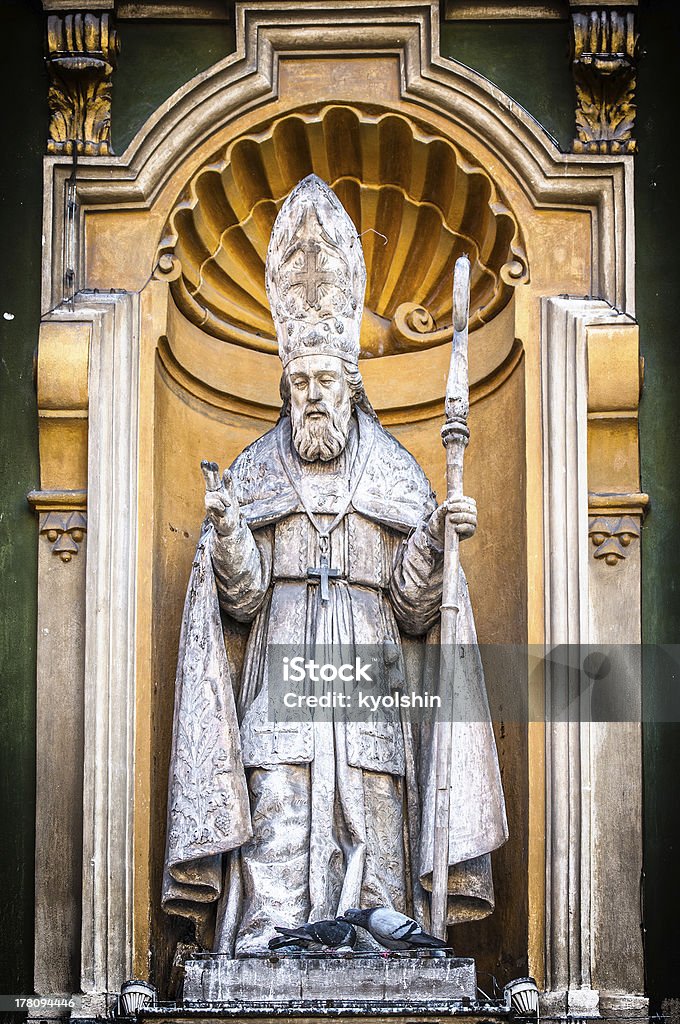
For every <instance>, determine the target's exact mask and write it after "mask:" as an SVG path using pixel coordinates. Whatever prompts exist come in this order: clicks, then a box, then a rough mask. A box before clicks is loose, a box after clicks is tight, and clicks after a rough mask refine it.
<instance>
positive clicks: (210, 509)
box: [201, 461, 240, 537]
mask: <svg viewBox="0 0 680 1024" xmlns="http://www.w3.org/2000/svg"><path fill="white" fill-rule="evenodd" d="M201 469H202V470H203V476H204V479H205V487H206V490H205V508H206V512H207V515H208V519H209V520H210V522H211V523H212V524H213V526H214V527H215V530H216V532H217V533H218V534H219V535H220V536H221V537H228V536H230V534H232V533H234V531H235V530H236V529H237V528H238V525H239V520H240V514H239V504H238V498H237V497H236V488H235V487H234V481H233V478H232V475H231V473H230V472H229V470H228V469H225V471H224V475H223V477H222V481H221V482H220V478H219V471H218V468H217V465H216V463H214V462H206V461H203V462H202V463H201Z"/></svg>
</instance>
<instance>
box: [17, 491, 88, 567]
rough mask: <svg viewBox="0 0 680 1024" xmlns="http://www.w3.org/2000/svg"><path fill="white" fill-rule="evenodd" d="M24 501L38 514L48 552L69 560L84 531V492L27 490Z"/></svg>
mask: <svg viewBox="0 0 680 1024" xmlns="http://www.w3.org/2000/svg"><path fill="white" fill-rule="evenodd" d="M28 503H29V505H30V506H31V507H32V508H33V509H35V511H36V512H37V513H38V515H39V516H40V534H41V536H43V537H46V538H47V540H48V541H49V542H50V544H51V545H52V553H53V554H54V555H59V557H60V558H61V560H62V562H70V561H71V559H72V558H73V556H74V555H77V554H78V552H79V551H80V545H81V544H82V542H83V539H84V537H85V533H86V532H87V513H86V506H87V492H86V491H85V490H74V491H31V492H30V494H29V495H28Z"/></svg>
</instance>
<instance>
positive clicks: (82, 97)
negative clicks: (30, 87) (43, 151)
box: [47, 11, 119, 156]
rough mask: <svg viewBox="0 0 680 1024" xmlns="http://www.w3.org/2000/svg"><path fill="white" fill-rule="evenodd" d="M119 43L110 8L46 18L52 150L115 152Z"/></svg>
mask: <svg viewBox="0 0 680 1024" xmlns="http://www.w3.org/2000/svg"><path fill="white" fill-rule="evenodd" d="M118 50H119V44H118V36H117V34H116V30H115V28H114V25H113V19H112V17H111V15H110V14H108V13H106V12H101V11H100V12H92V13H83V12H77V13H69V14H53V15H50V16H49V17H48V19H47V71H48V74H49V78H50V87H49V93H48V101H49V107H50V124H49V135H48V142H47V151H48V153H69V154H70V153H73V152H74V151H75V152H76V153H82V154H84V155H86V156H105V155H108V154H109V153H110V152H111V76H112V74H113V71H114V69H115V67H116V61H117V56H118Z"/></svg>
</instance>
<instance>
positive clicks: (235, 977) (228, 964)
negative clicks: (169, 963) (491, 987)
mask: <svg viewBox="0 0 680 1024" xmlns="http://www.w3.org/2000/svg"><path fill="white" fill-rule="evenodd" d="M476 989H477V978H476V973H475V962H474V960H471V959H468V958H463V957H441V958H436V957H432V958H427V959H425V958H422V957H404V958H401V957H400V958H390V959H382V958H378V957H375V956H370V957H352V958H351V959H350V958H345V957H325V956H324V957H319V958H307V957H305V958H297V957H272V958H271V959H265V958H260V957H252V958H249V959H243V960H231V959H229V958H228V957H225V956H213V957H206V958H205V959H201V960H189V961H188V962H187V964H186V974H185V979H184V1002H185V1004H186V1003H205V1002H209V1003H215V1002H253V1001H254V1002H267V1003H285V1002H287V1001H289V1000H293V1001H296V1000H304V1001H307V1000H308V1001H309V1002H315V1001H318V1000H332V1001H333V1002H334V1003H337V1002H341V1001H352V1002H359V1001H365V1000H376V1001H380V1002H408V1003H410V1004H413V1003H423V1004H426V1003H431V1002H432V1001H433V999H436V1000H437V1001H438V1002H445V1001H451V1002H461V1001H462V1000H463V998H466V999H474V997H475V994H476Z"/></svg>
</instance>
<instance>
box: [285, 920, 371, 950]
mask: <svg viewBox="0 0 680 1024" xmlns="http://www.w3.org/2000/svg"><path fill="white" fill-rule="evenodd" d="M276 930H277V932H279V935H277V936H275V937H274V938H273V939H270V940H269V948H270V949H273V950H276V949H289V950H291V951H295V950H296V949H305V950H308V951H315V952H316V951H318V950H335V951H339V950H341V951H349V950H351V949H353V948H354V944H355V942H356V941H357V933H356V932H355V930H354V928H353V927H352V925H351V924H349V923H348V922H347V921H343V919H342V918H338V920H337V921H336V920H328V921H313V922H312V923H310V924H303V925H300V927H299V928H279V927H277V929H276Z"/></svg>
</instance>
